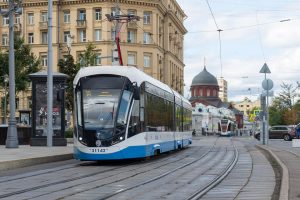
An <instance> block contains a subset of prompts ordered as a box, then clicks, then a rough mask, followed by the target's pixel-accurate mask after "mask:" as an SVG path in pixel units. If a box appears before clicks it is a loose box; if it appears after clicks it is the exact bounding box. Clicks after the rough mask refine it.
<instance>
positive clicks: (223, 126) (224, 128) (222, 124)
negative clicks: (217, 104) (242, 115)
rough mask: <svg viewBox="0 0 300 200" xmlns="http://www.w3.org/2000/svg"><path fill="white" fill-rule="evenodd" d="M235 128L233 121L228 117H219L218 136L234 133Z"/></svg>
mask: <svg viewBox="0 0 300 200" xmlns="http://www.w3.org/2000/svg"><path fill="white" fill-rule="evenodd" d="M235 128H236V124H235V122H234V121H231V120H230V119H221V120H220V121H219V132H220V136H232V135H234V131H235Z"/></svg>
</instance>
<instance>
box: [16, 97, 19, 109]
mask: <svg viewBox="0 0 300 200" xmlns="http://www.w3.org/2000/svg"><path fill="white" fill-rule="evenodd" d="M15 103H16V109H17V110H18V109H19V107H20V99H19V98H16V102H15Z"/></svg>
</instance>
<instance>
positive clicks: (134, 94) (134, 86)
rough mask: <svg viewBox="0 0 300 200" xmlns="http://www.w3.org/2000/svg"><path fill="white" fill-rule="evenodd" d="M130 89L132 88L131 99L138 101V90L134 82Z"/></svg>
mask: <svg viewBox="0 0 300 200" xmlns="http://www.w3.org/2000/svg"><path fill="white" fill-rule="evenodd" d="M132 88H133V98H134V100H140V89H139V87H138V86H137V83H136V82H134V83H132Z"/></svg>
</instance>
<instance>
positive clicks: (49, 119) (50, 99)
mask: <svg viewBox="0 0 300 200" xmlns="http://www.w3.org/2000/svg"><path fill="white" fill-rule="evenodd" d="M52 8H53V4H52V0H48V75H47V146H48V147H52V136H53V127H52V126H53V116H52V113H53V72H52V63H53V49H52Z"/></svg>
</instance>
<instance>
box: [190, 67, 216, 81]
mask: <svg viewBox="0 0 300 200" xmlns="http://www.w3.org/2000/svg"><path fill="white" fill-rule="evenodd" d="M194 85H215V86H218V80H217V79H216V77H215V76H214V75H212V74H211V73H209V72H208V71H207V70H206V67H205V66H204V69H203V70H202V72H200V73H199V74H197V75H196V76H195V77H194V78H193V81H192V86H194Z"/></svg>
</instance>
